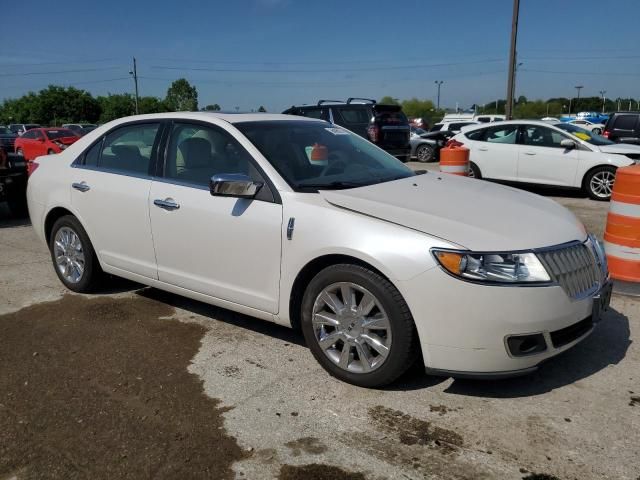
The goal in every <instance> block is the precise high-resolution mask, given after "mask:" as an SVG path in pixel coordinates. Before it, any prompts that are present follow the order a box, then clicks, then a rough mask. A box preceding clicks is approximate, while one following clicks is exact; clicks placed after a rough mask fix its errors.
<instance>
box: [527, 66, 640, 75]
mask: <svg viewBox="0 0 640 480" xmlns="http://www.w3.org/2000/svg"><path fill="white" fill-rule="evenodd" d="M521 71H524V72H532V73H552V74H558V75H603V76H612V75H616V76H623V77H640V73H631V72H568V71H558V70H537V69H530V68H523V69H521Z"/></svg>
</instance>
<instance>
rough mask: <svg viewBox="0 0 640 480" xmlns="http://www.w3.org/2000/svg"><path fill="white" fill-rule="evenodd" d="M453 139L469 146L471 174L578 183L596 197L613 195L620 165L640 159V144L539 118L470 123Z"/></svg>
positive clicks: (555, 183) (569, 185) (568, 185)
mask: <svg viewBox="0 0 640 480" xmlns="http://www.w3.org/2000/svg"><path fill="white" fill-rule="evenodd" d="M450 142H456V143H459V144H464V146H466V147H467V148H469V149H470V176H474V177H476V178H485V179H491V180H499V181H506V182H518V183H528V184H541V185H550V186H556V187H565V188H578V189H582V190H583V191H584V192H585V193H586V194H587V195H589V197H591V198H592V199H594V200H609V199H610V198H611V192H612V188H613V182H614V180H615V175H616V169H617V168H618V167H625V166H628V165H633V164H634V163H636V162H637V161H638V160H640V147H636V146H633V145H616V144H614V143H613V142H611V141H609V140H607V139H606V138H603V137H601V136H599V135H594V134H593V133H591V132H590V131H588V130H584V129H583V128H580V127H576V126H575V125H571V124H568V123H557V124H555V125H551V124H549V123H547V122H543V121H540V120H513V121H507V122H500V123H499V124H496V125H489V126H487V125H482V126H478V127H467V128H465V129H463V131H462V133H459V134H458V135H456V136H455V137H453V138H452V139H451V140H450Z"/></svg>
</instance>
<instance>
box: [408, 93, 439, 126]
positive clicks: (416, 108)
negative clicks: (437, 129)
mask: <svg viewBox="0 0 640 480" xmlns="http://www.w3.org/2000/svg"><path fill="white" fill-rule="evenodd" d="M402 111H403V112H404V113H405V115H407V117H413V118H422V119H424V120H426V121H427V122H429V123H431V118H432V117H433V116H435V114H436V107H435V106H434V105H433V102H432V101H431V100H419V99H417V98H415V97H414V98H411V99H409V100H403V101H402Z"/></svg>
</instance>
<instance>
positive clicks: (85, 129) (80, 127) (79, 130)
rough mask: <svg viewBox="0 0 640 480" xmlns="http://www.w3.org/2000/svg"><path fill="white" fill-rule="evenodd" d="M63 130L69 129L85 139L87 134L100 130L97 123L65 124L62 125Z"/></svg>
mask: <svg viewBox="0 0 640 480" xmlns="http://www.w3.org/2000/svg"><path fill="white" fill-rule="evenodd" d="M62 128H68V129H69V130H72V131H73V132H74V133H75V134H77V135H78V136H79V137H83V136H85V135H86V134H87V133H89V132H91V131H92V130H95V129H96V128H98V126H97V125H96V124H95V123H65V124H63V125H62Z"/></svg>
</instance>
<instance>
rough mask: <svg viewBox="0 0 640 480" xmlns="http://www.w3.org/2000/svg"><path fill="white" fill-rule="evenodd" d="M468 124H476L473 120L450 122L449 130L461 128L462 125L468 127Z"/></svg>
mask: <svg viewBox="0 0 640 480" xmlns="http://www.w3.org/2000/svg"><path fill="white" fill-rule="evenodd" d="M467 125H475V123H473V122H460V123H451V124H449V130H460V129H461V128H462V127H466V126H467Z"/></svg>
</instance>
